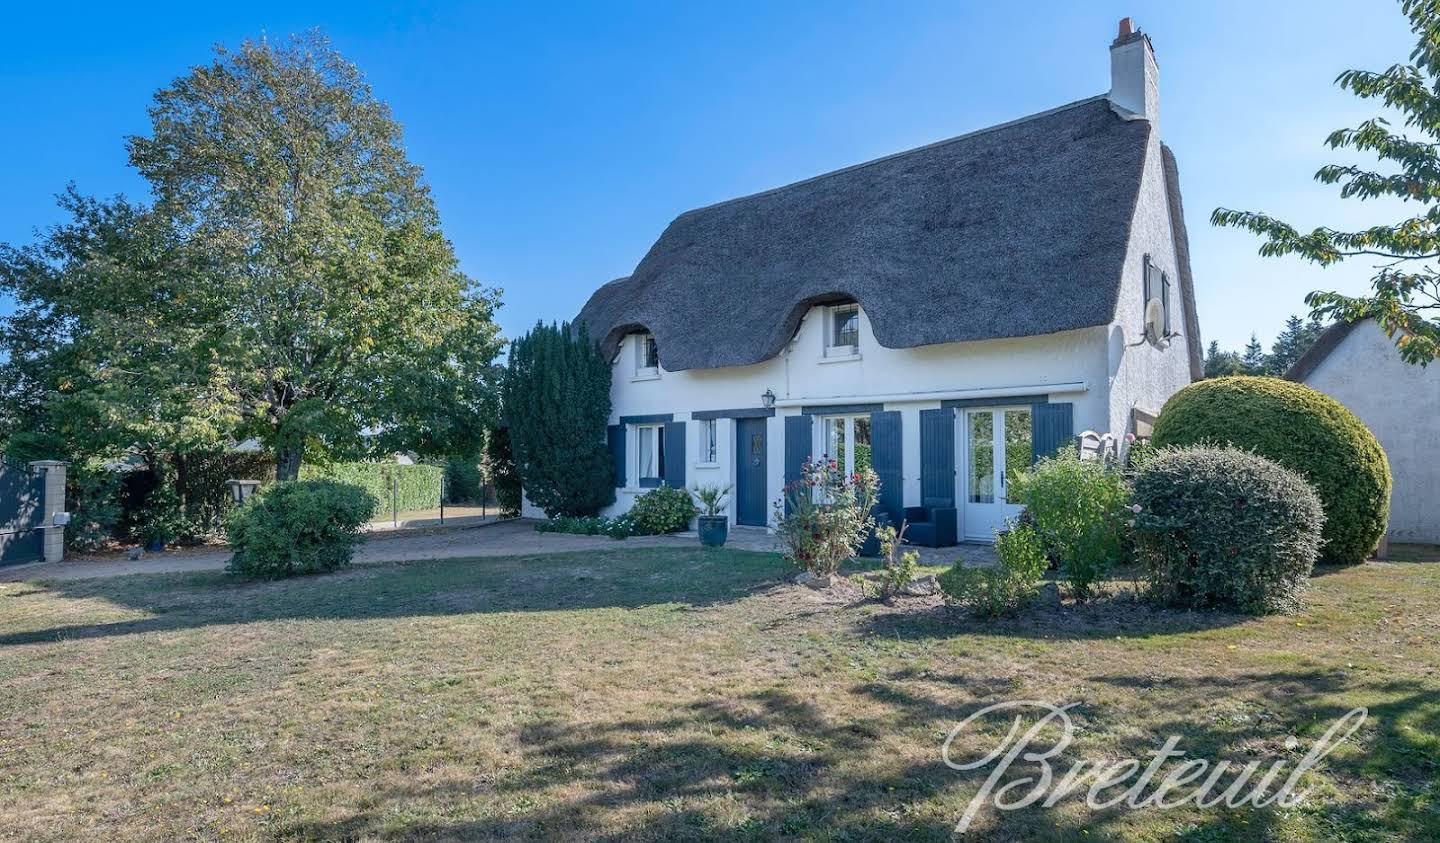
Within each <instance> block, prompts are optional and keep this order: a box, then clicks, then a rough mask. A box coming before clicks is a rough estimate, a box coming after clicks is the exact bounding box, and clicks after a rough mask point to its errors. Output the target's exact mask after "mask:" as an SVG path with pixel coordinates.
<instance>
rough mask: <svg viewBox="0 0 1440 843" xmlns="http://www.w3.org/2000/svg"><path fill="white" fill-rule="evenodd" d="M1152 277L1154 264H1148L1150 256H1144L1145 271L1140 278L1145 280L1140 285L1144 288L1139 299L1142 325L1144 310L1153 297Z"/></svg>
mask: <svg viewBox="0 0 1440 843" xmlns="http://www.w3.org/2000/svg"><path fill="white" fill-rule="evenodd" d="M1154 275H1155V264H1153V263H1151V262H1150V256H1149V255H1146V256H1145V271H1144V272H1143V273H1142V276H1143V277H1144V279H1145V280H1144V283H1143V284H1142V286H1143V287H1144V294H1143V295H1142V296H1141V297H1140V321H1141V323H1144V321H1145V308H1146V307H1148V306H1149V304H1150V300H1151V299H1152V298H1154V297H1155V286H1154V283H1153V281H1154Z"/></svg>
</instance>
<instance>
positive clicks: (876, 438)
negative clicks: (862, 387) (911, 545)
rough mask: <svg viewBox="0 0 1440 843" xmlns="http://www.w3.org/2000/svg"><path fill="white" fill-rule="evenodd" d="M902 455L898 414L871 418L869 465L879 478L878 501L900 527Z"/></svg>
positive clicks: (889, 412)
mask: <svg viewBox="0 0 1440 843" xmlns="http://www.w3.org/2000/svg"><path fill="white" fill-rule="evenodd" d="M903 459H904V455H903V453H902V451H901V447H900V411H898V410H884V411H878V412H874V413H871V414H870V465H871V467H873V468H874V469H875V475H876V476H877V477H879V478H880V500H879V503H880V505H881V506H882V507H884V508H885V509H886V511H888V512H889V513H890V518H891V519H892V520H893V521H894V522H895V523H896V524H899V523H900V521H901V520H902V519H903V518H904V517H905V503H904V501H905V479H904V473H903V471H902V470H901V469H902V465H903Z"/></svg>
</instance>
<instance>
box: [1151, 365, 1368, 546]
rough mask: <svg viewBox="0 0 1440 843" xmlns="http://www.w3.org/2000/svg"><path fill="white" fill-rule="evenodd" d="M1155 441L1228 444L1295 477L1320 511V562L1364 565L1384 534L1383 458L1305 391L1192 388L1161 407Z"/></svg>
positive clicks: (1265, 384) (1332, 406)
mask: <svg viewBox="0 0 1440 843" xmlns="http://www.w3.org/2000/svg"><path fill="white" fill-rule="evenodd" d="M1154 442H1155V444H1156V445H1157V446H1160V447H1165V446H1183V445H1202V444H1211V445H1233V446H1235V447H1236V448H1241V449H1244V450H1247V451H1254V452H1255V453H1257V454H1259V455H1260V456H1262V457H1266V458H1268V459H1271V460H1274V461H1275V462H1277V463H1279V464H1280V465H1281V466H1283V467H1285V468H1288V469H1290V470H1291V471H1295V472H1298V473H1299V474H1300V475H1301V476H1303V477H1304V478H1305V479H1306V480H1307V481H1309V483H1310V485H1312V486H1313V487H1314V488H1315V492H1316V493H1317V494H1318V495H1319V496H1320V502H1321V504H1322V505H1323V506H1324V507H1325V518H1326V521H1325V533H1324V540H1325V544H1324V546H1323V547H1322V548H1321V551H1320V554H1321V561H1322V562H1327V563H1332V564H1351V563H1355V562H1363V561H1364V560H1365V559H1366V558H1367V557H1368V556H1369V555H1370V553H1371V552H1372V551H1374V550H1375V546H1376V545H1377V544H1379V542H1380V537H1381V536H1382V535H1384V533H1385V524H1386V522H1387V520H1388V519H1389V514H1390V484H1391V480H1390V463H1389V462H1388V461H1387V460H1386V458H1385V451H1384V450H1383V449H1381V447H1380V443H1379V442H1377V441H1376V440H1375V436H1374V435H1373V434H1372V433H1371V432H1370V430H1369V429H1368V428H1366V427H1365V425H1364V424H1363V423H1362V422H1361V421H1360V419H1358V418H1356V416H1355V414H1354V413H1352V412H1350V411H1349V410H1348V409H1346V408H1345V406H1344V405H1343V404H1341V403H1340V402H1338V401H1336V400H1335V399H1333V398H1331V397H1330V396H1328V395H1325V394H1324V393H1322V392H1318V391H1316V390H1314V389H1311V388H1310V387H1308V386H1304V385H1303V384H1298V383H1292V382H1290V381H1286V380H1281V379H1279V378H1262V377H1247V376H1237V377H1225V378H1214V379H1212V380H1203V381H1199V382H1197V383H1192V384H1190V385H1189V386H1187V387H1185V388H1184V389H1182V390H1180V391H1179V392H1177V393H1175V394H1174V395H1173V396H1171V398H1170V400H1169V401H1167V402H1165V407H1164V409H1162V410H1161V411H1160V418H1159V419H1157V420H1156V422H1155V435H1154Z"/></svg>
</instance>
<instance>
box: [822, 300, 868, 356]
mask: <svg viewBox="0 0 1440 843" xmlns="http://www.w3.org/2000/svg"><path fill="white" fill-rule="evenodd" d="M859 354H860V305H858V304H838V305H835V306H833V307H827V308H825V356H826V357H857V356H859Z"/></svg>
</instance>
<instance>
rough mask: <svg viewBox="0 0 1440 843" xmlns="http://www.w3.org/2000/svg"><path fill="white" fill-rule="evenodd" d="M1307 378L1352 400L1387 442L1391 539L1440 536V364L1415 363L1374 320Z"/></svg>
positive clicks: (1419, 539)
mask: <svg viewBox="0 0 1440 843" xmlns="http://www.w3.org/2000/svg"><path fill="white" fill-rule="evenodd" d="M1305 383H1306V384H1307V385H1308V386H1311V387H1314V388H1315V389H1318V390H1320V391H1321V392H1323V393H1325V394H1326V395H1329V396H1331V397H1332V398H1334V399H1335V400H1337V401H1339V402H1340V403H1341V404H1344V405H1345V406H1346V407H1349V408H1350V410H1351V412H1353V413H1355V415H1357V416H1359V417H1360V420H1361V421H1362V422H1364V423H1365V426H1366V427H1368V428H1370V430H1371V432H1372V433H1374V434H1375V438H1376V439H1378V440H1380V446H1381V447H1382V448H1384V449H1385V455H1386V457H1388V458H1389V460H1390V473H1391V474H1392V475H1393V476H1394V479H1395V487H1394V491H1393V492H1392V494H1391V496H1390V530H1389V537H1390V540H1391V541H1398V542H1431V543H1440V458H1437V456H1436V450H1435V449H1436V443H1437V441H1440V437H1437V435H1436V434H1437V433H1440V366H1437V365H1435V364H1431V365H1430V366H1428V367H1425V368H1422V367H1420V366H1412V365H1410V364H1407V363H1406V362H1405V361H1404V360H1402V359H1400V354H1399V353H1398V352H1397V351H1396V350H1395V344H1394V342H1393V341H1392V340H1391V339H1390V338H1389V337H1387V336H1385V332H1384V331H1382V330H1381V329H1380V326H1379V325H1377V324H1376V323H1375V322H1374V321H1373V320H1366V321H1364V322H1362V323H1360V324H1358V325H1356V326H1355V328H1354V330H1352V331H1351V332H1350V333H1349V335H1347V336H1346V337H1345V339H1344V340H1343V341H1342V342H1341V343H1340V344H1339V345H1338V346H1337V347H1336V348H1335V349H1334V350H1332V351H1331V352H1330V353H1329V355H1328V356H1326V357H1325V359H1324V360H1323V361H1321V363H1320V365H1319V366H1317V367H1316V368H1315V370H1314V371H1313V372H1311V373H1310V375H1309V376H1308V377H1306V378H1305Z"/></svg>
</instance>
